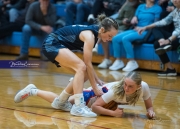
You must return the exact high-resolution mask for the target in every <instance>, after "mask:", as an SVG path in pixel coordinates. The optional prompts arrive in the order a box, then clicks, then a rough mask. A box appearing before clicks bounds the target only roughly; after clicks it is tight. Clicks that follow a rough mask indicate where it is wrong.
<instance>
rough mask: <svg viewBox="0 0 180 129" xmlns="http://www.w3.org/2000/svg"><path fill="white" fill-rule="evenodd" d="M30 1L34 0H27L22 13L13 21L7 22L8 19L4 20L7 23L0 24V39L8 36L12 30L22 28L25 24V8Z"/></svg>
mask: <svg viewBox="0 0 180 129" xmlns="http://www.w3.org/2000/svg"><path fill="white" fill-rule="evenodd" d="M32 2H34V0H28V3H27V4H26V9H25V10H24V11H23V14H21V15H20V16H18V18H17V19H16V20H15V22H9V21H8V20H6V23H7V24H3V25H1V26H0V39H2V38H5V37H6V36H10V35H11V34H12V32H14V31H21V30H22V27H23V26H24V24H25V16H26V13H27V10H28V8H29V5H30V4H31V3H32Z"/></svg>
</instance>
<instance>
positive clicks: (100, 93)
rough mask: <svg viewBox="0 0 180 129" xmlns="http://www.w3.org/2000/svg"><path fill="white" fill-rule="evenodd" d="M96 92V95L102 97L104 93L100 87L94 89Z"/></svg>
mask: <svg viewBox="0 0 180 129" xmlns="http://www.w3.org/2000/svg"><path fill="white" fill-rule="evenodd" d="M93 90H94V93H95V95H96V96H98V97H100V96H101V95H103V94H104V93H103V91H102V90H101V89H99V88H98V87H97V88H96V89H93Z"/></svg>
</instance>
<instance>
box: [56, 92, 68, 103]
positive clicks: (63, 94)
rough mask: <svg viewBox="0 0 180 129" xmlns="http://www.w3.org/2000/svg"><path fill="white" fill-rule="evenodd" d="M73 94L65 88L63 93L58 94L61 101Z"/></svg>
mask: <svg viewBox="0 0 180 129" xmlns="http://www.w3.org/2000/svg"><path fill="white" fill-rule="evenodd" d="M70 96H71V94H69V93H67V92H66V91H65V90H63V91H62V92H61V94H60V95H59V96H58V99H59V100H60V102H62V103H63V102H66V101H67V100H68V98H69V97H70Z"/></svg>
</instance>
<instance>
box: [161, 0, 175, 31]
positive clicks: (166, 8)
mask: <svg viewBox="0 0 180 129" xmlns="http://www.w3.org/2000/svg"><path fill="white" fill-rule="evenodd" d="M158 4H159V5H160V6H161V7H162V10H163V11H162V13H161V16H160V19H163V18H165V17H166V16H167V15H169V13H171V12H172V11H173V10H174V9H175V6H174V5H173V3H172V1H171V0H159V1H158ZM163 28H164V30H166V31H169V32H173V31H174V24H173V23H171V24H169V25H167V26H164V27H163Z"/></svg>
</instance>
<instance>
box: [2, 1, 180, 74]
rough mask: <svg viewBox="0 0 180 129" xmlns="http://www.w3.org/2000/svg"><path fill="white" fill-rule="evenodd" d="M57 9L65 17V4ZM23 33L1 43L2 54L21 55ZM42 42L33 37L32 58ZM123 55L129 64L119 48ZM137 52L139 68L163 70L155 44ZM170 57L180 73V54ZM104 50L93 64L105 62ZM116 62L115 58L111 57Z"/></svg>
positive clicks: (136, 57) (95, 58) (136, 49)
mask: <svg viewBox="0 0 180 129" xmlns="http://www.w3.org/2000/svg"><path fill="white" fill-rule="evenodd" d="M55 6H56V9H57V16H59V17H64V16H65V6H66V5H65V4H55ZM21 39H22V33H21V32H13V34H12V35H11V36H9V37H7V38H5V39H4V40H1V42H0V53H9V54H19V52H20V46H21V44H22V40H21ZM41 45H42V43H41V41H38V39H37V38H36V37H35V36H32V37H31V39H30V49H29V55H30V56H37V57H39V56H40V53H39V49H40V47H41ZM109 45H110V46H109V51H110V55H111V56H112V55H113V49H112V44H109ZM119 49H120V51H121V53H122V59H123V61H124V62H127V60H126V58H125V52H124V48H123V46H122V47H121V48H119ZM134 50H135V59H136V60H137V62H138V64H139V68H141V69H147V70H162V69H163V65H162V64H161V62H160V60H159V57H158V56H157V55H156V53H155V52H154V47H153V44H147V43H143V44H142V45H134ZM76 54H77V55H78V56H80V57H82V53H76ZM168 55H169V56H170V59H171V62H172V63H173V65H174V67H175V68H176V70H177V72H178V73H180V65H179V62H178V56H179V55H178V54H177V52H176V51H172V52H168ZM103 58H104V56H103V49H102V45H101V44H99V47H98V54H94V55H93V59H92V62H93V63H101V62H102V60H103ZM111 59H112V60H113V61H114V58H113V57H111Z"/></svg>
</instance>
